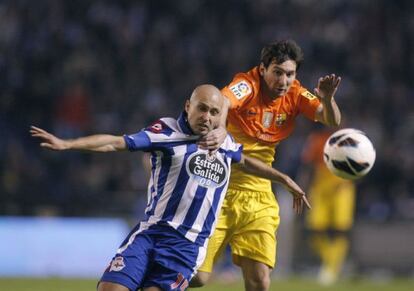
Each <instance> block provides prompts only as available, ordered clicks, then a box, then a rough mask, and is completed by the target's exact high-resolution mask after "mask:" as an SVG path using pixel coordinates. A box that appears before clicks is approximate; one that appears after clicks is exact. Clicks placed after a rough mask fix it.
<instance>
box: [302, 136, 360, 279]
mask: <svg viewBox="0 0 414 291" xmlns="http://www.w3.org/2000/svg"><path fill="white" fill-rule="evenodd" d="M332 133H333V131H331V130H327V129H326V128H325V129H323V130H318V131H316V132H314V133H312V134H311V135H309V137H308V139H307V141H306V143H305V144H304V147H303V153H302V164H303V166H302V167H301V179H300V180H301V182H303V184H304V185H309V187H307V188H308V189H309V193H308V194H309V197H310V199H312V206H313V208H312V209H313V210H312V211H310V212H309V213H307V215H306V220H305V221H306V227H307V229H308V230H309V231H310V235H311V236H310V243H311V246H312V249H313V250H314V251H315V253H316V254H317V256H318V257H319V259H320V261H321V268H320V271H319V275H318V281H319V282H320V283H321V284H323V285H330V284H333V283H335V282H336V281H337V280H338V278H339V276H340V274H341V271H342V266H343V264H344V262H345V260H346V257H347V254H348V249H349V239H348V234H349V231H350V230H351V228H352V225H353V222H354V210H355V195H356V187H355V183H354V182H353V181H352V180H345V179H342V178H339V177H337V176H335V175H334V174H332V173H331V172H330V171H329V170H328V168H327V167H326V165H325V163H324V161H323V148H324V145H325V142H326V141H327V140H328V138H329V136H330V135H331V134H332Z"/></svg>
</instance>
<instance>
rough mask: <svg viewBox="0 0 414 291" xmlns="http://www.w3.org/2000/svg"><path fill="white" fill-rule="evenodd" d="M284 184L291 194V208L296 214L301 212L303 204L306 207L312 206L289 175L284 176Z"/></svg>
mask: <svg viewBox="0 0 414 291" xmlns="http://www.w3.org/2000/svg"><path fill="white" fill-rule="evenodd" d="M284 186H285V187H286V189H287V190H288V191H289V192H290V193H291V194H292V195H293V210H294V211H295V213H296V214H301V213H302V212H303V207H304V205H305V206H306V207H307V208H308V209H311V208H312V207H311V205H310V203H309V201H308V199H307V198H306V194H305V192H304V191H303V190H302V189H301V188H300V187H299V185H298V184H296V183H295V181H293V180H292V179H291V178H290V177H288V176H286V179H285V184H284Z"/></svg>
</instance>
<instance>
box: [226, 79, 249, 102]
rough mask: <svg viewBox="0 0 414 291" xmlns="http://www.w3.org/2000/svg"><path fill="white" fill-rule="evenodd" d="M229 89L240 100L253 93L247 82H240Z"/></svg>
mask: <svg viewBox="0 0 414 291" xmlns="http://www.w3.org/2000/svg"><path fill="white" fill-rule="evenodd" d="M229 89H230V91H231V92H233V94H234V96H235V97H236V98H237V99H238V100H240V99H243V98H244V97H246V96H248V95H249V94H250V93H251V92H252V88H251V87H250V85H249V84H248V83H247V82H246V81H240V82H238V83H236V84H235V85H233V86H231V87H230V88H229Z"/></svg>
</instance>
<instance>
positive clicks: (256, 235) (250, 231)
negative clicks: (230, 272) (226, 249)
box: [230, 193, 280, 268]
mask: <svg viewBox="0 0 414 291" xmlns="http://www.w3.org/2000/svg"><path fill="white" fill-rule="evenodd" d="M245 201H246V203H249V206H248V207H246V205H245V206H244V207H241V208H240V212H239V213H238V216H239V217H238V220H239V221H240V222H239V224H238V225H237V228H236V229H235V231H234V234H233V236H232V238H231V240H230V246H231V249H232V254H233V261H234V263H235V264H237V265H240V260H239V258H240V257H244V258H249V259H251V260H254V261H257V262H260V263H263V264H265V265H267V266H269V267H270V268H273V267H274V265H275V259H276V243H277V242H276V231H277V228H278V226H279V223H280V218H279V206H278V204H277V202H276V200H275V198H274V194H273V193H249V195H248V196H247V197H246V200H245Z"/></svg>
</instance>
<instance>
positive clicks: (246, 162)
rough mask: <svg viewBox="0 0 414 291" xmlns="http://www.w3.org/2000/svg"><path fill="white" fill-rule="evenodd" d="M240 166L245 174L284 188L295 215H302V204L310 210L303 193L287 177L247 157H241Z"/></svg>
mask: <svg viewBox="0 0 414 291" xmlns="http://www.w3.org/2000/svg"><path fill="white" fill-rule="evenodd" d="M240 164H241V165H242V167H243V168H244V170H245V171H246V172H248V173H250V174H253V175H256V176H258V177H261V178H265V179H269V180H271V181H273V182H276V183H279V184H281V185H282V186H283V187H285V188H286V190H288V191H289V192H290V193H291V194H292V195H293V209H294V210H295V211H296V213H298V214H300V213H302V210H303V205H304V204H305V205H306V207H307V208H309V209H310V208H311V206H310V203H309V201H308V199H307V198H306V194H305V192H304V191H303V190H302V189H301V188H300V187H299V186H298V185H297V184H296V183H295V181H293V180H292V179H291V178H290V177H289V176H288V175H286V174H284V173H282V172H280V171H278V170H276V169H274V168H272V167H270V166H268V165H266V164H265V163H263V162H262V161H259V160H258V159H255V158H251V157H247V156H245V155H242V159H241V160H240Z"/></svg>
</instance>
